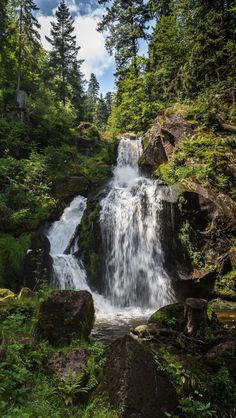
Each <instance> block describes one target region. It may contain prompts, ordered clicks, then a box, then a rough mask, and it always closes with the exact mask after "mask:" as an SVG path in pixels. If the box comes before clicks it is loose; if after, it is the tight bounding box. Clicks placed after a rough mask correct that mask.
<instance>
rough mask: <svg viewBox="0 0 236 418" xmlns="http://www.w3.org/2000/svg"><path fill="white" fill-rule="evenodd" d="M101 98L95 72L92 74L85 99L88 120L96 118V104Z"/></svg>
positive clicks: (93, 120)
mask: <svg viewBox="0 0 236 418" xmlns="http://www.w3.org/2000/svg"><path fill="white" fill-rule="evenodd" d="M98 98H99V82H98V81H97V78H96V76H95V74H93V73H92V74H91V77H90V80H89V83H88V89H87V93H86V99H85V109H86V110H85V119H86V120H87V121H88V122H95V120H96V106H97V102H98Z"/></svg>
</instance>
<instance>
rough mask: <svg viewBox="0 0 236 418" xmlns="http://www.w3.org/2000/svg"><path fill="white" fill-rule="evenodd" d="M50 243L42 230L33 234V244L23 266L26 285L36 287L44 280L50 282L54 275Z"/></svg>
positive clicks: (22, 274)
mask: <svg viewBox="0 0 236 418" xmlns="http://www.w3.org/2000/svg"><path fill="white" fill-rule="evenodd" d="M49 253H50V243H49V241H48V239H47V237H45V235H43V233H42V232H41V231H37V232H35V233H34V234H33V235H32V238H31V246H30V249H29V250H28V252H27V254H26V256H25V258H24V260H23V263H22V267H21V276H22V282H23V285H24V286H25V287H28V288H30V289H34V288H35V287H37V286H38V285H39V284H40V283H42V282H43V281H45V282H49V281H50V278H51V276H52V258H51V256H50V254H49Z"/></svg>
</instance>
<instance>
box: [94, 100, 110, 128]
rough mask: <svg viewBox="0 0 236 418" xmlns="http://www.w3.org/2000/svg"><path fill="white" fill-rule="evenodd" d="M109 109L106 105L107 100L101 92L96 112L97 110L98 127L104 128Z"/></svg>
mask: <svg viewBox="0 0 236 418" xmlns="http://www.w3.org/2000/svg"><path fill="white" fill-rule="evenodd" d="M108 116H109V115H108V109H107V105H106V101H105V100H104V98H103V95H102V94H101V95H100V97H99V99H98V101H97V105H96V112H95V123H96V125H97V127H98V128H100V129H104V128H105V126H106V123H107V119H108Z"/></svg>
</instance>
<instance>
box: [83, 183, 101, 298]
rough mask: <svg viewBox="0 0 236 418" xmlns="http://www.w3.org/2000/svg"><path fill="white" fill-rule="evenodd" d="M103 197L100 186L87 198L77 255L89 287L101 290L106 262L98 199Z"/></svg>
mask: <svg viewBox="0 0 236 418" xmlns="http://www.w3.org/2000/svg"><path fill="white" fill-rule="evenodd" d="M103 197H104V189H103V188H102V189H101V190H100V191H99V192H97V193H96V194H95V195H93V196H90V197H89V198H88V200H87V206H86V209H85V211H84V215H83V218H82V220H81V224H80V226H79V229H78V234H79V248H80V249H79V257H81V258H82V260H83V262H84V265H85V267H86V271H87V275H88V282H89V286H90V288H91V289H93V290H96V291H98V292H103V290H104V288H105V283H104V274H103V268H104V265H103V264H104V263H105V262H106V260H105V257H104V252H103V246H102V238H101V229H100V218H99V217H100V211H101V206H100V201H101V199H102V198H103Z"/></svg>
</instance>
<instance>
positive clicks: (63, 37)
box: [46, 0, 82, 106]
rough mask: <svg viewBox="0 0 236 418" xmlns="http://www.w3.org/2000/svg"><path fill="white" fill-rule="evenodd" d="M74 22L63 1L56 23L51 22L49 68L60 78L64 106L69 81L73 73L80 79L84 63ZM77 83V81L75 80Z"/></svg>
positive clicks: (48, 39)
mask: <svg viewBox="0 0 236 418" xmlns="http://www.w3.org/2000/svg"><path fill="white" fill-rule="evenodd" d="M73 24H74V20H73V18H72V17H71V15H70V12H69V9H68V7H67V6H66V3H65V0H61V2H60V4H59V6H58V9H57V11H56V22H51V26H52V27H51V37H50V38H49V37H47V36H46V39H47V41H48V42H49V43H50V44H51V45H52V51H51V52H50V55H49V66H50V67H51V69H52V76H53V77H54V78H56V77H57V78H58V80H57V83H56V84H57V88H56V90H57V93H58V95H59V98H60V100H62V102H63V104H64V106H65V104H66V100H67V99H68V98H69V90H70V89H69V86H68V84H67V83H68V81H69V79H70V78H71V76H72V73H73V74H74V75H76V71H75V69H77V76H78V78H80V72H79V67H80V64H81V63H82V61H78V60H77V54H78V51H79V49H80V47H78V46H76V36H75V35H73V32H74V26H73ZM73 80H74V81H75V79H73Z"/></svg>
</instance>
